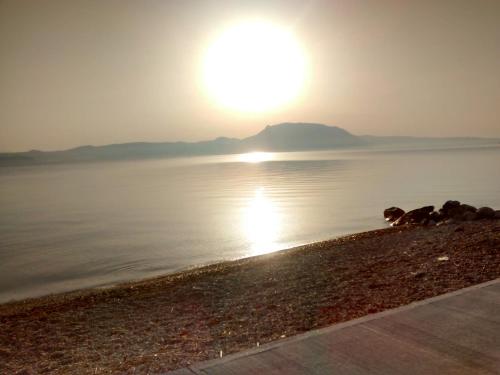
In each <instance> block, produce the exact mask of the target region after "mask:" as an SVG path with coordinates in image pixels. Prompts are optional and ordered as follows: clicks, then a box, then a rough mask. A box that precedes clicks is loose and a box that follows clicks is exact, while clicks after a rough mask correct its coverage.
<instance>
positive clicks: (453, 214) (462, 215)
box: [439, 201, 477, 220]
mask: <svg viewBox="0 0 500 375" xmlns="http://www.w3.org/2000/svg"><path fill="white" fill-rule="evenodd" d="M476 211H477V209H476V207H474V206H471V205H469V204H460V202H459V201H447V202H446V203H445V204H443V207H442V208H441V209H440V210H439V213H440V214H441V216H442V217H443V219H455V220H471V218H472V217H473V215H470V213H475V212H476Z"/></svg>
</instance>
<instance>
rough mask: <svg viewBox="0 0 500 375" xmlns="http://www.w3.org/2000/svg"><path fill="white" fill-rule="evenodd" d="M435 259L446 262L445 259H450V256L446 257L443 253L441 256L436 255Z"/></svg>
mask: <svg viewBox="0 0 500 375" xmlns="http://www.w3.org/2000/svg"><path fill="white" fill-rule="evenodd" d="M437 260H438V262H446V261H448V260H450V258H448V257H447V256H446V255H445V256H442V257H438V258H437Z"/></svg>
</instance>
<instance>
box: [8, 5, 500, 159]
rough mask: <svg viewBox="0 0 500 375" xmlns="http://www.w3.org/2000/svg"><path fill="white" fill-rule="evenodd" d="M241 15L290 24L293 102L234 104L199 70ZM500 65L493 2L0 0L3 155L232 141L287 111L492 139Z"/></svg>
mask: <svg viewBox="0 0 500 375" xmlns="http://www.w3.org/2000/svg"><path fill="white" fill-rule="evenodd" d="M250 19H259V20H265V21H266V22H269V23H272V24H274V25H277V26H279V27H283V28H286V29H290V30H292V32H293V35H294V38H295V40H296V41H297V43H298V44H299V45H300V46H301V49H302V51H303V53H304V57H305V59H306V60H307V69H306V71H305V77H304V82H303V86H302V88H301V90H300V92H299V93H298V96H297V97H295V98H294V99H293V100H291V101H289V102H287V103H285V104H284V105H280V106H278V107H276V108H271V109H269V110H265V111H259V112H240V111H237V110H231V109H228V108H224V107H222V106H220V105H218V104H217V103H215V102H214V101H213V100H212V98H211V97H210V95H209V94H207V91H206V89H205V88H204V87H203V84H202V81H203V77H202V71H203V64H204V59H205V56H206V53H207V49H208V48H209V46H210V45H211V44H212V43H213V41H214V40H215V39H216V38H217V36H218V35H220V33H221V32H223V31H224V30H225V29H227V28H228V27H229V26H230V25H233V24H237V23H238V22H244V21H246V20H250ZM499 61H500V1H495V0H478V1H473V2H472V1H468V0H467V1H466V0H442V1H430V0H423V1H421V0H419V1H406V0H377V1H361V0H315V1H314V0H310V1H298V0H281V1H272V0H266V1H263V0H239V1H236V0H234V1H222V0H219V1H215V0H205V1H195V0H183V1H160V0H142V1H134V0H107V1H101V0H73V1H66V0H44V1H39V0H0V151H25V150H29V149H42V150H54V149H66V148H70V147H74V146H78V145H84V144H94V145H100V144H108V143H123V142H135V141H153V142H160V141H177V140H185V141H196V140H204V139H212V138H215V137H218V136H227V137H237V138H241V137H246V136H249V135H252V134H254V133H257V132H258V131H260V130H261V129H262V128H263V127H265V126H266V125H269V124H275V123H280V122H288V121H293V122H316V123H324V124H327V125H335V126H340V127H342V128H344V129H346V130H348V131H349V132H351V133H353V134H357V135H361V134H372V135H411V136H441V137H442V136H480V137H500V119H499V104H500V64H499ZM262 90H263V92H266V87H263V88H262Z"/></svg>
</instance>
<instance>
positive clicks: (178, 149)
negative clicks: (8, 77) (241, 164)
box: [0, 123, 500, 166]
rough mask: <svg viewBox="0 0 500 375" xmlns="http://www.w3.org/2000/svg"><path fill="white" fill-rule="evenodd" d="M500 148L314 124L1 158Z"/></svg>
mask: <svg viewBox="0 0 500 375" xmlns="http://www.w3.org/2000/svg"><path fill="white" fill-rule="evenodd" d="M494 144H496V145H500V139H493V138H417V137H376V136H370V135H365V136H356V135H353V134H351V133H349V132H348V131H346V130H344V129H342V128H339V127H336V126H326V125H322V124H311V123H282V124H277V125H272V126H271V125H269V126H266V127H265V128H264V129H263V130H262V131H261V132H260V133H258V134H255V135H253V136H250V137H248V138H244V139H236V138H226V137H219V138H216V139H214V140H210V141H202V142H162V143H148V142H134V143H122V144H111V145H105V146H81V147H76V148H73V149H69V150H64V151H45V152H44V151H37V150H32V151H28V152H16V153H0V166H15V165H37V164H50V163H71V162H84V161H106V160H127V159H129V160H130V159H147V158H165V157H179V156H194V155H217V154H234V153H241V152H249V151H305V150H324V149H337V148H347V147H387V146H392V147H428V146H430V147H437V146H456V147H459V146H477V145H494Z"/></svg>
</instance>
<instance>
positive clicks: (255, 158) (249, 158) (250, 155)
mask: <svg viewBox="0 0 500 375" xmlns="http://www.w3.org/2000/svg"><path fill="white" fill-rule="evenodd" d="M272 158H273V154H272V153H270V152H259V151H255V152H247V153H246V154H241V155H240V156H239V160H240V161H242V162H246V163H260V162H263V161H269V160H271V159H272Z"/></svg>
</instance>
